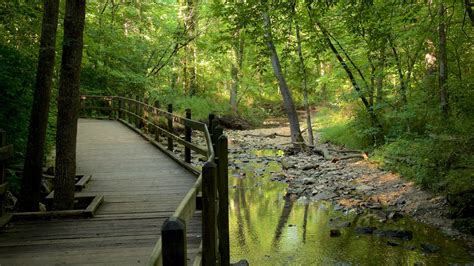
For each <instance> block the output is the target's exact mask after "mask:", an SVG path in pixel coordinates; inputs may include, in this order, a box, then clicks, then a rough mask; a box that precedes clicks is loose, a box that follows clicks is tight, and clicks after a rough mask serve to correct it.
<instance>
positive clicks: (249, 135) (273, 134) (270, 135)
mask: <svg viewBox="0 0 474 266" xmlns="http://www.w3.org/2000/svg"><path fill="white" fill-rule="evenodd" d="M244 137H258V138H271V139H273V138H275V137H284V138H289V137H291V136H290V135H283V134H278V133H272V134H268V135H263V134H250V133H248V134H245V135H244ZM290 144H292V143H290Z"/></svg>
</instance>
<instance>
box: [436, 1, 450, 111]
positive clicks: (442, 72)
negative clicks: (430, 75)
mask: <svg viewBox="0 0 474 266" xmlns="http://www.w3.org/2000/svg"><path fill="white" fill-rule="evenodd" d="M438 15H439V20H440V22H439V50H438V56H439V63H438V66H439V95H440V104H441V112H442V114H443V118H445V119H446V118H448V93H447V86H448V84H447V81H448V55H447V51H446V24H445V23H446V21H445V20H446V15H445V9H444V4H443V3H441V4H440V6H439V13H438Z"/></svg>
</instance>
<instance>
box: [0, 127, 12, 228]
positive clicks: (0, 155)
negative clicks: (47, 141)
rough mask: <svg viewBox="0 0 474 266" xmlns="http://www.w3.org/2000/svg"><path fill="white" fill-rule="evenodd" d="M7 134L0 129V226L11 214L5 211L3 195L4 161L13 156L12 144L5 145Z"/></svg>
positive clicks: (4, 184)
mask: <svg viewBox="0 0 474 266" xmlns="http://www.w3.org/2000/svg"><path fill="white" fill-rule="evenodd" d="M6 138H7V135H6V133H5V131H4V130H2V129H0V228H2V227H3V226H4V225H5V224H7V223H8V222H9V221H10V219H11V217H12V215H11V213H6V212H5V195H6V193H7V189H8V183H7V182H6V180H5V161H6V160H7V159H9V158H11V157H12V156H13V145H6Z"/></svg>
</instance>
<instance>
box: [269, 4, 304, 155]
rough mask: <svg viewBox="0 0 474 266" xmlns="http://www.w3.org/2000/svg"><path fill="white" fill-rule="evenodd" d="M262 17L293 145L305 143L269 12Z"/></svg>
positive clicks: (297, 145) (299, 146)
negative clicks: (277, 48)
mask: <svg viewBox="0 0 474 266" xmlns="http://www.w3.org/2000/svg"><path fill="white" fill-rule="evenodd" d="M262 15H263V26H264V27H263V29H264V37H265V42H266V44H267V47H268V51H269V52H270V58H271V61H272V68H273V73H274V74H275V78H276V79H277V80H278V85H279V87H280V92H281V96H282V98H283V105H284V106H285V110H286V114H287V116H288V122H289V123H290V134H291V141H292V142H293V143H303V141H304V140H303V137H302V135H301V130H300V123H299V121H298V115H297V113H296V109H295V105H294V103H293V97H292V96H291V91H290V89H289V87H288V84H287V82H286V79H285V76H284V75H283V72H282V68H281V64H280V59H279V58H278V53H277V50H276V48H275V45H274V43H273V37H272V26H271V20H270V16H269V15H268V11H265V12H263V14H262ZM295 147H296V148H298V149H300V148H301V145H300V144H295Z"/></svg>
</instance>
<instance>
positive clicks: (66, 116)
mask: <svg viewBox="0 0 474 266" xmlns="http://www.w3.org/2000/svg"><path fill="white" fill-rule="evenodd" d="M85 6H86V3H85V1H84V0H66V11H65V16H64V39H63V55H62V61H61V76H60V82H59V96H58V120H57V133H56V178H55V182H56V184H55V192H54V208H55V209H56V210H66V209H72V208H73V207H74V178H75V176H76V136H77V118H78V113H79V87H80V70H81V61H82V47H83V31H84V18H85Z"/></svg>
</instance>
